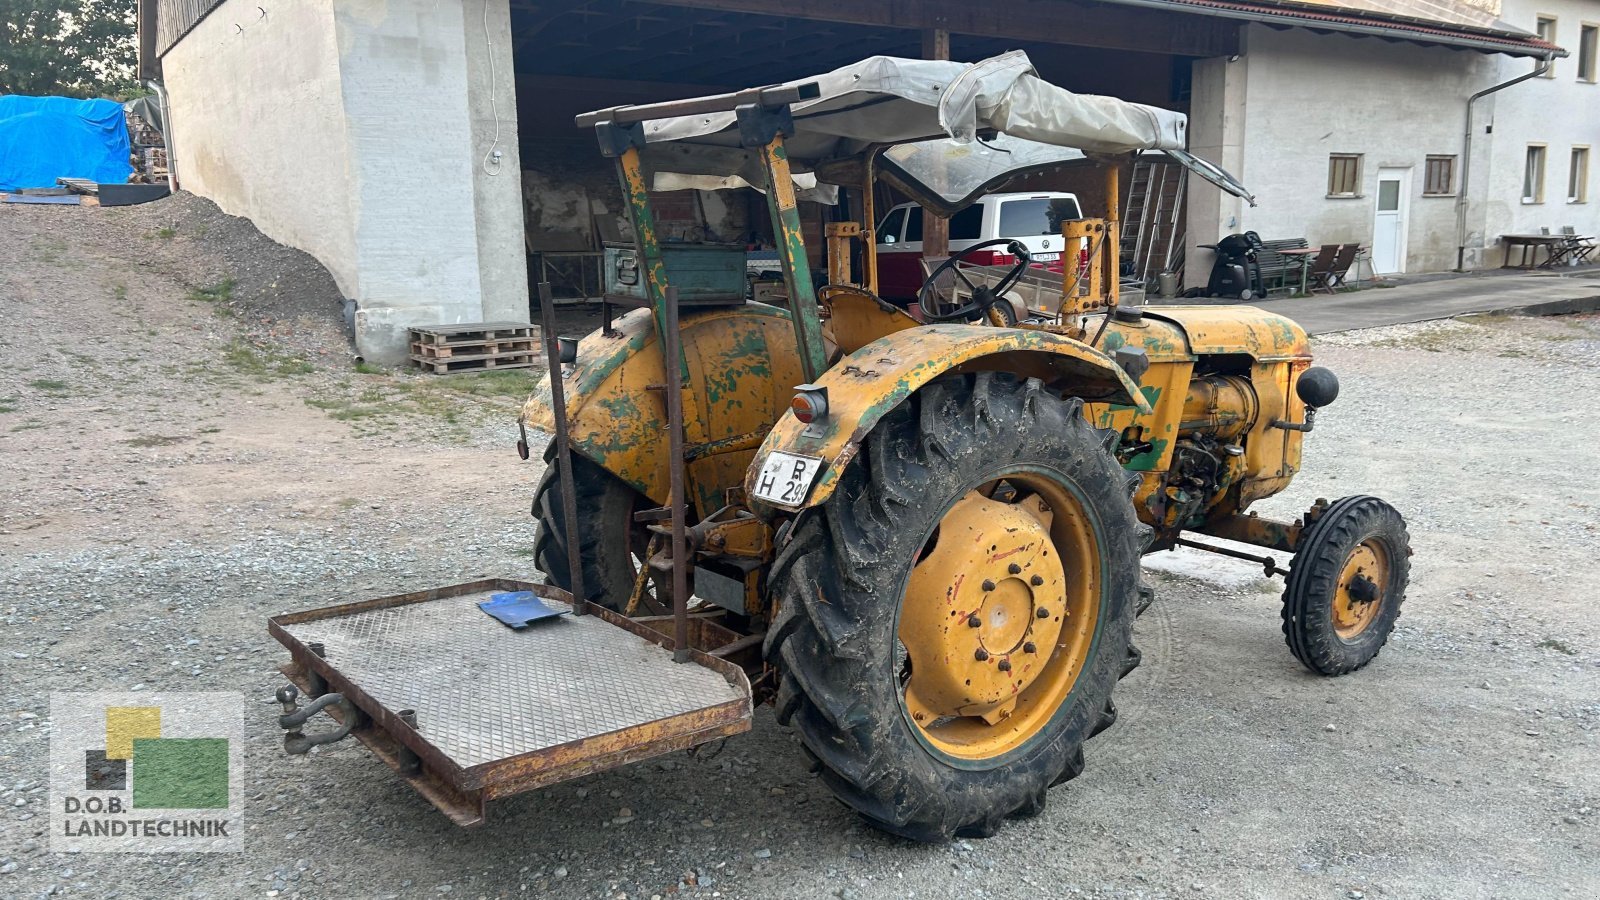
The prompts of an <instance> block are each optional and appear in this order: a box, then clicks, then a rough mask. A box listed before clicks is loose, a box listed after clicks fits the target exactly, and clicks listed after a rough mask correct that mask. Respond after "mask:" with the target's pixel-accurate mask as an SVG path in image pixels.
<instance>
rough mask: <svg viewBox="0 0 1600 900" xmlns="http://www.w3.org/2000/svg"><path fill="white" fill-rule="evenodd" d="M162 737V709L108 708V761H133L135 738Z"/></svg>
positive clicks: (137, 707) (153, 707) (155, 707)
mask: <svg viewBox="0 0 1600 900" xmlns="http://www.w3.org/2000/svg"><path fill="white" fill-rule="evenodd" d="M158 737H161V707H159V706H108V707H106V759H132V758H133V741H134V739H135V738H158Z"/></svg>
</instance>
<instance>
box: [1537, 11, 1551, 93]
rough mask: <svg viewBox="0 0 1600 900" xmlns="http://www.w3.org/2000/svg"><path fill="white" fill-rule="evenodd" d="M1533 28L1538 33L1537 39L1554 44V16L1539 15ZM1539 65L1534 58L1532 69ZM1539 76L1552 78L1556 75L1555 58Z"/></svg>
mask: <svg viewBox="0 0 1600 900" xmlns="http://www.w3.org/2000/svg"><path fill="white" fill-rule="evenodd" d="M1533 30H1534V32H1535V33H1537V34H1538V35H1539V40H1541V41H1545V42H1547V43H1551V44H1554V43H1555V42H1556V19H1555V16H1540V17H1539V18H1538V20H1537V22H1536V24H1535V25H1534V26H1533ZM1539 65H1540V63H1539V61H1538V60H1535V61H1534V63H1533V67H1534V69H1535V70H1537V69H1538V68H1539ZM1540 77H1542V78H1554V77H1556V61H1555V60H1553V59H1552V60H1550V68H1548V69H1545V71H1544V74H1543V75H1542V76H1540Z"/></svg>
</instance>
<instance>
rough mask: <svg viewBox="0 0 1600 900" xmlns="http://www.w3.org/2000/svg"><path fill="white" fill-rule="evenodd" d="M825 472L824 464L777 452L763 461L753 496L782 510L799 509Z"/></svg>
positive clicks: (752, 492) (794, 454) (797, 455)
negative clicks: (783, 507)
mask: <svg viewBox="0 0 1600 900" xmlns="http://www.w3.org/2000/svg"><path fill="white" fill-rule="evenodd" d="M820 471H822V460H821V459H818V458H817V457H815V456H801V455H799V454H798V453H785V452H783V451H782V450H775V451H773V452H772V453H771V454H769V455H768V456H767V458H766V459H764V460H762V461H761V471H759V472H757V473H756V486H755V490H754V491H751V494H752V495H753V496H754V497H755V498H756V499H757V500H765V501H767V502H768V503H776V504H779V505H781V506H799V505H800V504H801V503H804V502H805V499H806V494H807V493H809V492H810V490H811V482H813V481H815V480H816V478H817V473H818V472H820Z"/></svg>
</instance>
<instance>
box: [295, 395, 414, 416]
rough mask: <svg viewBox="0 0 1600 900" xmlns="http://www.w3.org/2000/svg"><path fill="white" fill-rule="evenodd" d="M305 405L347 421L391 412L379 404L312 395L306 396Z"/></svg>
mask: <svg viewBox="0 0 1600 900" xmlns="http://www.w3.org/2000/svg"><path fill="white" fill-rule="evenodd" d="M306 405H307V406H310V407H312V408H314V409H320V410H322V411H323V412H326V413H327V414H328V418H330V419H337V420H339V421H341V422H348V421H350V420H352V419H370V418H372V417H373V416H381V415H385V414H387V413H390V412H393V410H390V409H386V408H384V407H381V406H362V405H360V404H358V403H352V402H351V401H349V400H320V399H317V398H314V397H308V398H306Z"/></svg>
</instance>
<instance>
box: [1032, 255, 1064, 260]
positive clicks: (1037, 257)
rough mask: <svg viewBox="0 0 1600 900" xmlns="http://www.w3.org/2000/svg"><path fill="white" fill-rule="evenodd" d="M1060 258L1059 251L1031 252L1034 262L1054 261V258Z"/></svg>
mask: <svg viewBox="0 0 1600 900" xmlns="http://www.w3.org/2000/svg"><path fill="white" fill-rule="evenodd" d="M1060 258H1061V254H1059V253H1035V254H1033V261H1034V262H1055V261H1056V260H1058V259H1060Z"/></svg>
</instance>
